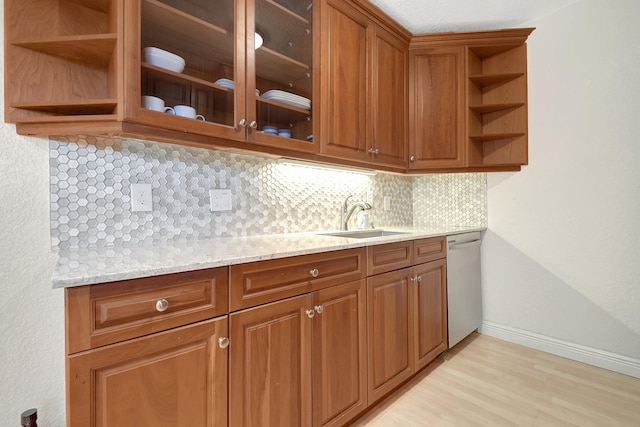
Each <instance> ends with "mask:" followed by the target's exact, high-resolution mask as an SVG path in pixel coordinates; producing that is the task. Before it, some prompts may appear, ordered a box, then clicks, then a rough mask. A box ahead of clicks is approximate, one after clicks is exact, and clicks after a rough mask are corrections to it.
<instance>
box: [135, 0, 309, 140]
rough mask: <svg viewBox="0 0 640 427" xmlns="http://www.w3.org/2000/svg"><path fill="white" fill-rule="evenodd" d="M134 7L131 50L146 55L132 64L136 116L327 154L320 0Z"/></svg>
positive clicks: (192, 1) (191, 1)
mask: <svg viewBox="0 0 640 427" xmlns="http://www.w3.org/2000/svg"><path fill="white" fill-rule="evenodd" d="M126 7H127V10H126V11H125V17H129V18H125V19H127V22H126V23H125V25H126V26H127V28H128V29H129V31H128V32H127V34H128V37H127V38H126V40H125V50H127V51H128V55H127V57H128V58H139V61H135V60H129V61H130V62H128V64H129V65H126V66H127V67H128V72H127V73H126V76H129V79H131V81H125V87H127V88H131V89H132V90H131V91H128V92H127V95H128V97H127V99H128V101H127V116H128V117H127V120H129V121H133V122H139V123H142V124H145V125H148V126H153V127H157V128H164V129H172V130H178V131H181V132H187V133H192V134H199V135H205V136H214V137H219V138H226V139H234V140H240V141H245V142H246V143H248V144H251V143H257V144H262V145H269V146H275V147H281V148H289V149H293V150H298V151H299V150H302V151H317V150H316V149H315V144H314V143H313V116H312V99H313V87H314V85H313V80H314V73H313V63H314V52H313V39H314V36H313V28H312V27H313V25H312V24H313V22H312V16H313V7H312V0H306V1H299V0H236V1H234V0H138V2H127V6H126ZM138 28H139V32H138V31H133V29H138ZM136 39H137V40H136ZM126 61H127V60H126ZM135 79H138V80H137V81H135ZM125 80H127V77H125ZM138 91H139V94H138V93H137V92H138ZM138 100H139V101H138Z"/></svg>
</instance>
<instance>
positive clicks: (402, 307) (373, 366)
mask: <svg viewBox="0 0 640 427" xmlns="http://www.w3.org/2000/svg"><path fill="white" fill-rule="evenodd" d="M410 273H411V269H403V270H397V271H392V272H390V273H386V274H380V275H378V276H374V277H370V278H368V279H367V337H368V340H369V366H368V369H369V384H368V398H369V404H371V403H373V402H374V401H376V400H378V399H380V398H381V397H383V396H384V395H385V394H387V393H388V392H390V391H391V390H393V389H394V388H395V387H396V386H398V385H399V384H401V383H402V382H403V381H404V380H406V379H407V378H409V377H410V376H411V374H412V373H413V366H412V358H411V357H410V355H411V354H412V353H413V342H412V341H411V340H410V335H409V321H410V319H411V312H410V311H411V306H410V304H409V286H408V277H409V275H410Z"/></svg>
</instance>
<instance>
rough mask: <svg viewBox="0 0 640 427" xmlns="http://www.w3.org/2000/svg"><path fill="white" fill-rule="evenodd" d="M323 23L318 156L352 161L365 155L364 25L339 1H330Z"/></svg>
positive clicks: (365, 63) (362, 158)
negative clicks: (319, 153) (319, 154)
mask: <svg viewBox="0 0 640 427" xmlns="http://www.w3.org/2000/svg"><path fill="white" fill-rule="evenodd" d="M322 13H324V14H326V15H324V17H325V19H323V22H324V27H323V29H324V36H323V43H324V46H323V53H324V57H326V59H327V61H326V63H325V64H323V65H322V66H323V79H322V82H323V85H324V87H323V90H322V116H321V120H322V123H323V124H322V129H323V134H322V135H321V138H322V145H321V152H322V153H323V154H326V155H329V156H338V157H343V158H348V159H354V160H364V161H366V160H368V158H369V157H368V153H367V134H366V132H367V25H368V23H367V21H366V18H365V17H364V16H362V15H361V14H360V13H359V12H357V11H356V10H355V9H353V8H351V7H350V6H349V5H347V4H345V3H344V2H341V1H330V2H328V3H327V7H326V8H325V10H324V11H323V12H322Z"/></svg>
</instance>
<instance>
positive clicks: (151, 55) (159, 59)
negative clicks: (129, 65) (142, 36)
mask: <svg viewBox="0 0 640 427" xmlns="http://www.w3.org/2000/svg"><path fill="white" fill-rule="evenodd" d="M142 53H143V55H144V60H145V61H146V62H148V63H149V64H151V65H155V66H156V67H160V68H164V69H165V70H169V71H173V72H176V73H181V72H182V71H183V70H184V66H185V62H184V59H183V58H182V57H180V56H178V55H176V54H174V53H171V52H167V51H166V50H162V49H158V48H157V47H145V48H144V49H142Z"/></svg>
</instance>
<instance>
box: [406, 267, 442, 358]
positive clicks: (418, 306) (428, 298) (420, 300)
mask: <svg viewBox="0 0 640 427" xmlns="http://www.w3.org/2000/svg"><path fill="white" fill-rule="evenodd" d="M414 277H419V278H420V280H419V281H418V280H416V281H414V282H413V283H412V289H411V293H412V295H411V300H412V302H413V304H414V311H415V316H414V345H415V356H416V369H420V368H422V367H424V366H426V365H427V364H428V363H429V362H431V361H432V360H433V359H435V358H436V357H437V356H438V355H439V354H440V353H442V352H443V351H445V350H446V349H447V295H446V292H447V272H446V259H440V260H437V261H433V262H429V263H426V264H422V265H419V266H416V267H414Z"/></svg>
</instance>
